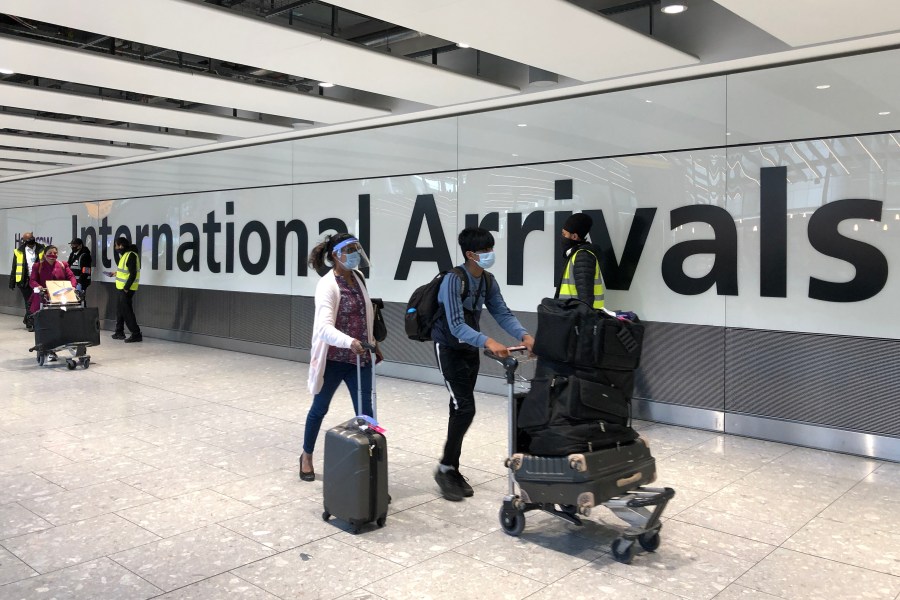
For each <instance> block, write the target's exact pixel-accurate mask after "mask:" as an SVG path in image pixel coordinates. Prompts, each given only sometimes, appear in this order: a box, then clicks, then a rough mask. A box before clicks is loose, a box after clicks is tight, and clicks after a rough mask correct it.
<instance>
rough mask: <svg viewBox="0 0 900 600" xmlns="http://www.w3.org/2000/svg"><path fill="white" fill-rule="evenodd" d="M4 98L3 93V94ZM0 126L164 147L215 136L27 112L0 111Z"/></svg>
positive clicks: (187, 144)
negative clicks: (122, 126)
mask: <svg viewBox="0 0 900 600" xmlns="http://www.w3.org/2000/svg"><path fill="white" fill-rule="evenodd" d="M0 102H2V96H0ZM0 129H18V130H21V131H35V132H39V133H52V134H54V135H67V136H71V137H77V138H88V139H95V140H109V141H113V142H124V143H128V144H142V145H145V146H158V147H161V148H188V147H191V146H199V145H201V144H209V143H210V142H214V141H215V140H207V139H203V138H195V137H188V136H184V135H173V134H168V133H154V132H151V131H138V130H135V129H123V128H119V127H103V126H100V125H91V124H89V123H79V122H77V121H62V120H59V119H36V118H34V117H27V116H24V115H11V114H9V113H0Z"/></svg>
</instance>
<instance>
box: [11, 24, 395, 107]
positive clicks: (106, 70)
mask: <svg viewBox="0 0 900 600" xmlns="http://www.w3.org/2000/svg"><path fill="white" fill-rule="evenodd" d="M13 14H15V13H13ZM0 57H3V63H4V67H5V68H8V69H11V70H13V71H15V72H16V73H24V74H27V75H35V76H37V77H47V78H50V79H58V80H61V81H71V82H75V83H82V84H86V85H93V86H97V87H101V88H111V89H114V90H127V91H130V92H138V93H141V94H147V95H150V96H162V97H164V98H177V99H179V100H188V101H191V102H200V103H203V104H211V105H214V106H225V107H229V108H238V109H241V110H249V111H253V112H258V113H266V114H270V115H280V116H283V117H289V118H295V119H303V120H308V121H316V122H320V123H338V122H343V121H355V120H357V119H366V118H369V117H377V116H383V115H387V114H390V111H387V110H381V109H376V108H369V107H366V106H358V105H355V104H350V103H347V102H339V101H337V100H332V99H330V98H324V97H321V96H312V95H308V94H301V93H299V92H288V91H285V90H280V89H274V88H265V87H261V86H258V85H251V84H248V83H242V82H239V81H232V80H227V79H219V78H217V77H213V76H208V75H205V74H201V73H196V72H188V71H179V70H175V69H167V68H163V67H158V66H154V65H149V64H147V63H141V62H135V61H130V60H125V59H119V58H116V57H113V56H107V55H104V54H99V53H97V52H91V51H84V50H81V51H79V50H73V49H70V48H66V47H63V46H58V45H54V44H45V43H38V42H31V41H24V40H21V39H15V38H8V37H0ZM0 102H2V100H0Z"/></svg>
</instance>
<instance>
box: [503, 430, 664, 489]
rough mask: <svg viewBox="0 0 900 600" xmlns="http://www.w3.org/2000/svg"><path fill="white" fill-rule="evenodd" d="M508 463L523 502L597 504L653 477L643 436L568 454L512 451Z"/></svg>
mask: <svg viewBox="0 0 900 600" xmlns="http://www.w3.org/2000/svg"><path fill="white" fill-rule="evenodd" d="M510 466H511V467H512V468H513V472H514V473H515V478H516V481H517V482H519V486H520V487H521V491H522V497H523V500H525V502H543V503H551V504H564V505H576V506H578V505H580V506H596V505H598V504H601V503H603V502H606V501H607V500H609V499H610V498H615V497H616V496H621V495H622V494H624V493H626V492H628V491H629V490H633V489H635V488H637V487H640V486H642V485H647V484H649V483H652V482H653V481H655V480H656V461H655V460H654V458H653V456H652V455H651V454H650V449H649V448H648V447H647V445H646V444H645V443H644V440H642V439H640V438H638V439H637V440H635V441H634V442H631V443H629V444H624V445H622V446H619V447H616V448H607V449H605V450H598V451H596V452H585V453H580V454H570V455H568V456H533V455H530V454H514V455H513V457H512V460H511V461H510Z"/></svg>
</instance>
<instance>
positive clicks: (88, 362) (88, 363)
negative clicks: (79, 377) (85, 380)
mask: <svg viewBox="0 0 900 600" xmlns="http://www.w3.org/2000/svg"><path fill="white" fill-rule="evenodd" d="M90 366H91V357H90V356H85V357H84V358H83V359H81V367H82V368H84V369H87V368H88V367H90Z"/></svg>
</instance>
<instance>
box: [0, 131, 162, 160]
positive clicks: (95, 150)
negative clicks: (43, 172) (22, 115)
mask: <svg viewBox="0 0 900 600" xmlns="http://www.w3.org/2000/svg"><path fill="white" fill-rule="evenodd" d="M0 146H11V147H13V148H36V149H38V150H50V151H54V150H55V151H57V152H77V153H79V154H96V155H97V156H138V155H139V154H149V153H150V152H152V150H139V149H137V148H126V147H124V146H113V145H112V144H91V143H88V142H70V141H69V140H51V139H47V138H39V137H35V136H33V135H12V134H9V133H0Z"/></svg>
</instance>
